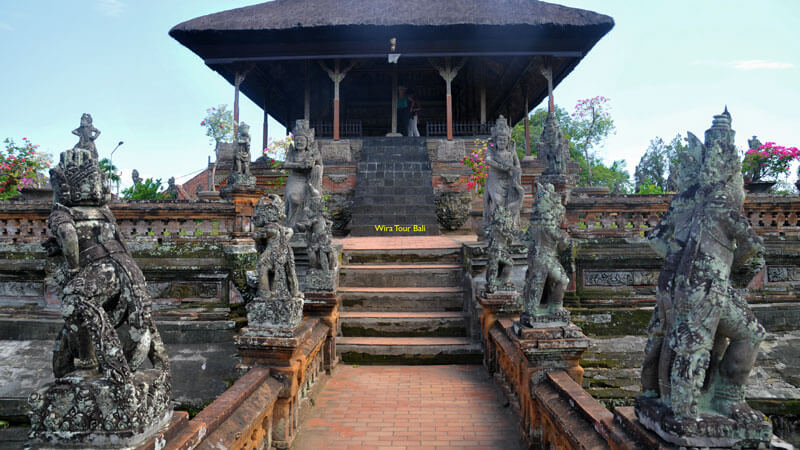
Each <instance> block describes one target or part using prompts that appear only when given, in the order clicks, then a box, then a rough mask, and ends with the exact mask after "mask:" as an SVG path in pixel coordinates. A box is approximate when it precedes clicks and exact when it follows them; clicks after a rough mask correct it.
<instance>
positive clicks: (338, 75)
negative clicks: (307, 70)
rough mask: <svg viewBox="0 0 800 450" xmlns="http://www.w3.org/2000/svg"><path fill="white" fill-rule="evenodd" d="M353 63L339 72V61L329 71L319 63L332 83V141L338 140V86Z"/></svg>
mask: <svg viewBox="0 0 800 450" xmlns="http://www.w3.org/2000/svg"><path fill="white" fill-rule="evenodd" d="M354 64H355V63H353V62H351V63H350V65H349V66H347V68H345V69H344V70H341V68H340V63H339V60H338V59H337V60H336V61H335V63H334V68H333V70H331V69H330V68H329V67H328V66H326V65H325V64H324V63H323V62H321V61H320V63H319V65H320V66H321V67H322V68H323V70H325V72H327V73H328V77H330V79H331V81H333V140H334V141H338V140H339V84H340V83H341V82H342V80H344V77H345V76H347V72H349V71H350V69H352V68H353V65H354Z"/></svg>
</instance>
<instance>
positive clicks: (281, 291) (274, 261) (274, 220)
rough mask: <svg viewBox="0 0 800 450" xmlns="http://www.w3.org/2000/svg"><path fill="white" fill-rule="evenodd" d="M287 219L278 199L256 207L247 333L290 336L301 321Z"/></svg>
mask: <svg viewBox="0 0 800 450" xmlns="http://www.w3.org/2000/svg"><path fill="white" fill-rule="evenodd" d="M285 219H286V216H285V214H284V206H283V201H281V198H280V196H278V195H275V194H269V195H268V196H267V197H263V198H261V200H259V202H258V204H257V205H256V207H255V214H254V217H253V224H254V225H255V226H256V227H257V228H258V233H257V236H256V241H257V243H258V244H259V247H260V254H259V257H258V263H257V266H256V267H257V268H256V272H255V273H250V274H249V284H250V286H251V287H252V288H254V289H255V296H254V297H255V298H253V299H252V300H251V301H250V302H248V303H247V306H246V308H247V323H248V325H247V326H248V329H250V330H253V331H255V332H258V333H262V332H263V331H264V330H268V331H269V332H270V333H272V334H276V335H277V334H281V333H291V331H292V330H294V329H295V328H296V327H297V326H298V325H299V324H300V322H301V321H302V320H303V293H302V292H301V291H300V285H299V283H298V281H297V274H296V272H295V262H294V252H293V251H292V247H291V245H290V244H289V241H290V240H291V239H292V235H293V234H294V231H292V229H291V228H289V227H286V226H284V225H283V221H284V220H285Z"/></svg>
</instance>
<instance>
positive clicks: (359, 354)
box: [336, 336, 483, 364]
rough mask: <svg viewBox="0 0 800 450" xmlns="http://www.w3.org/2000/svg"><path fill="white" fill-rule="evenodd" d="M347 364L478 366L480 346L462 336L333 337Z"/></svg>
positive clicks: (481, 356) (480, 357) (480, 355)
mask: <svg viewBox="0 0 800 450" xmlns="http://www.w3.org/2000/svg"><path fill="white" fill-rule="evenodd" d="M336 349H337V351H338V352H339V354H340V355H341V358H342V360H343V361H344V362H346V363H349V364H480V363H481V361H482V359H483V354H482V353H481V347H480V344H478V343H473V342H472V341H471V340H470V339H469V338H465V337H342V336H340V337H337V338H336Z"/></svg>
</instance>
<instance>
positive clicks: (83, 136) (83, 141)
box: [72, 113, 100, 159]
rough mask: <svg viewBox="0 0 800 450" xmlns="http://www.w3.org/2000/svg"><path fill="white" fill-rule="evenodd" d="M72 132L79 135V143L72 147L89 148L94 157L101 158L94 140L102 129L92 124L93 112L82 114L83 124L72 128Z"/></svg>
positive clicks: (74, 148)
mask: <svg viewBox="0 0 800 450" xmlns="http://www.w3.org/2000/svg"><path fill="white" fill-rule="evenodd" d="M72 134H74V135H75V136H78V143H77V144H75V147H73V148H72V149H73V150H76V149H79V148H82V149H84V150H89V152H90V153H91V154H92V157H93V158H94V159H98V158H99V156H98V153H97V147H95V145H94V141H95V140H96V139H97V138H98V137H99V136H100V130H98V129H97V128H95V127H94V125H92V115H91V114H88V113H83V115H81V124H80V126H79V127H78V128H75V129H74V130H72Z"/></svg>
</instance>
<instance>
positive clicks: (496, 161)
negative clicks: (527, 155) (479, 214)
mask: <svg viewBox="0 0 800 450" xmlns="http://www.w3.org/2000/svg"><path fill="white" fill-rule="evenodd" d="M486 164H487V165H488V166H489V174H488V176H487V177H486V185H485V187H484V195H483V198H484V205H483V222H484V224H488V223H489V222H490V221H491V220H492V216H493V213H494V210H495V208H497V207H498V206H502V207H503V208H505V209H506V210H508V212H509V214H511V220H512V222H513V224H514V226H518V225H519V212H520V210H521V209H522V197H523V194H524V193H525V190H524V189H523V188H522V169H521V167H520V163H519V157H518V156H517V151H516V148H515V143H514V140H513V139H511V127H509V126H508V122H507V121H506V119H505V117H503V116H500V117H499V118H498V119H497V121H496V122H495V125H494V126H493V127H492V137H491V139H490V140H489V146H488V148H487V150H486Z"/></svg>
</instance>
